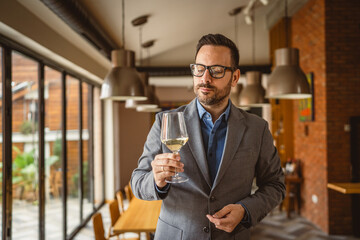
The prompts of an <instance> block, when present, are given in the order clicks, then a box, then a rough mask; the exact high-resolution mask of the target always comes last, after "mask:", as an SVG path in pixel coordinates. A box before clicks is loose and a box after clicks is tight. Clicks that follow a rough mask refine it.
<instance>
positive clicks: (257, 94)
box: [239, 71, 268, 107]
mask: <svg viewBox="0 0 360 240" xmlns="http://www.w3.org/2000/svg"><path fill="white" fill-rule="evenodd" d="M267 103H268V101H267V100H266V99H265V89H264V88H263V86H262V85H261V72H257V71H249V72H246V86H245V87H244V89H243V90H242V91H241V93H240V95H239V105H240V106H247V107H260V106H262V105H264V104H267Z"/></svg>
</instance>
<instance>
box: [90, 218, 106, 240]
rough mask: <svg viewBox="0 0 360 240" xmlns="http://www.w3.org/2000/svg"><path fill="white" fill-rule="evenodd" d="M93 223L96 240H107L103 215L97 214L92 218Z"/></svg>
mask: <svg viewBox="0 0 360 240" xmlns="http://www.w3.org/2000/svg"><path fill="white" fill-rule="evenodd" d="M92 222H93V227H94V234H95V240H106V238H105V230H104V225H103V221H102V217H101V213H99V212H97V213H95V214H94V215H93V217H92Z"/></svg>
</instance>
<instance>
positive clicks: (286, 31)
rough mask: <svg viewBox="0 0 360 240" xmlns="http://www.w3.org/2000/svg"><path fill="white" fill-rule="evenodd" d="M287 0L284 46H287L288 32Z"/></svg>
mask: <svg viewBox="0 0 360 240" xmlns="http://www.w3.org/2000/svg"><path fill="white" fill-rule="evenodd" d="M287 3H288V2H287V0H285V44H286V47H287V48H288V47H289V36H288V35H289V33H288V28H289V26H288V9H287V8H288V6H287Z"/></svg>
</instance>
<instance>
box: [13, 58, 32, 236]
mask: <svg viewBox="0 0 360 240" xmlns="http://www.w3.org/2000/svg"><path fill="white" fill-rule="evenodd" d="M11 86H12V116H13V117H12V184H13V186H12V189H13V191H12V193H13V196H12V197H13V209H12V211H13V212H12V213H13V214H12V236H13V239H24V238H28V237H29V236H31V238H32V239H38V229H39V225H38V224H39V215H38V213H39V205H38V201H39V196H38V192H39V181H38V166H39V144H38V129H39V126H38V118H37V115H38V114H37V113H38V112H37V111H38V109H39V103H38V100H39V97H38V86H39V83H38V63H37V62H35V61H33V60H32V59H29V58H28V57H25V56H23V55H21V54H19V53H17V52H13V53H12V82H11ZM24 228H25V229H26V231H24Z"/></svg>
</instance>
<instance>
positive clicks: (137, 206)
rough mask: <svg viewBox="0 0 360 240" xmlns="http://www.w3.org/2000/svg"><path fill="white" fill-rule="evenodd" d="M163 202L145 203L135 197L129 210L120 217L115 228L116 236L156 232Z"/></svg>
mask: <svg viewBox="0 0 360 240" xmlns="http://www.w3.org/2000/svg"><path fill="white" fill-rule="evenodd" d="M161 203H162V201H160V200H159V201H144V200H140V199H137V198H136V197H134V198H133V199H132V200H131V201H130V204H129V207H128V209H127V210H126V211H125V212H124V213H123V214H122V215H121V216H120V218H119V219H118V220H117V222H116V223H115V225H114V227H113V232H114V233H116V234H120V233H125V232H136V233H141V232H146V233H147V237H148V239H149V233H151V232H155V230H156V225H157V221H158V218H159V215H160V208H161Z"/></svg>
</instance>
